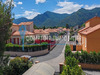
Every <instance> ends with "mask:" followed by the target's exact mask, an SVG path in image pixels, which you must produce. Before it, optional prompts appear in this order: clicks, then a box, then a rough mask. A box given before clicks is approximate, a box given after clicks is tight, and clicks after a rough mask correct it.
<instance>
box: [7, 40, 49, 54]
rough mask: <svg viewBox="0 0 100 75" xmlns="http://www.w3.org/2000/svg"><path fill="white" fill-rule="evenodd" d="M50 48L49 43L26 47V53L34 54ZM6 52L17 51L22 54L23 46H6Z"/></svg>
mask: <svg viewBox="0 0 100 75" xmlns="http://www.w3.org/2000/svg"><path fill="white" fill-rule="evenodd" d="M47 48H48V43H47V42H43V43H41V44H34V45H24V52H34V51H41V50H45V49H47ZM6 51H16V52H22V51H23V50H22V45H17V44H12V43H9V44H6Z"/></svg>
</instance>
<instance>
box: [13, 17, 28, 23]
mask: <svg viewBox="0 0 100 75" xmlns="http://www.w3.org/2000/svg"><path fill="white" fill-rule="evenodd" d="M27 21H30V20H29V19H27V18H25V17H21V18H18V19H15V20H13V22H14V23H16V24H19V23H21V22H27Z"/></svg>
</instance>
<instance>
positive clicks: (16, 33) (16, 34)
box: [12, 31, 34, 36]
mask: <svg viewBox="0 0 100 75" xmlns="http://www.w3.org/2000/svg"><path fill="white" fill-rule="evenodd" d="M25 35H34V33H32V32H29V31H26V33H25ZM12 36H20V32H19V31H16V32H14V33H13V34H12Z"/></svg>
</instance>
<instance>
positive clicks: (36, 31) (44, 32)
mask: <svg viewBox="0 0 100 75" xmlns="http://www.w3.org/2000/svg"><path fill="white" fill-rule="evenodd" d="M34 33H35V34H49V33H48V32H46V31H45V30H43V29H35V30H34Z"/></svg>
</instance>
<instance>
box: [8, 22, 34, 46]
mask: <svg viewBox="0 0 100 75" xmlns="http://www.w3.org/2000/svg"><path fill="white" fill-rule="evenodd" d="M22 25H25V26H26V29H27V31H26V32H25V36H32V37H34V35H35V34H34V33H33V30H34V28H33V26H34V25H33V22H21V23H20V24H18V25H17V24H15V23H13V25H12V27H11V31H12V32H11V37H10V39H9V40H7V43H13V44H21V36H20V32H19V28H20V27H21V26H22Z"/></svg>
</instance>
